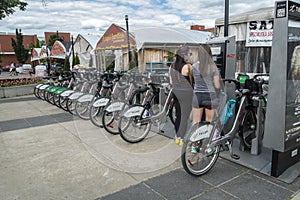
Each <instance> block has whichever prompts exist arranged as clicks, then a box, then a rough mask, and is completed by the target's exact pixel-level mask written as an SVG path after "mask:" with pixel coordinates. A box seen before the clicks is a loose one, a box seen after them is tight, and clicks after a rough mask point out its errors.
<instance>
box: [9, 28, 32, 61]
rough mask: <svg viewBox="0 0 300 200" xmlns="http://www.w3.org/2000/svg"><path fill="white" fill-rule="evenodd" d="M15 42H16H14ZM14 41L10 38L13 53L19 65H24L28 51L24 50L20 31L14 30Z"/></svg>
mask: <svg viewBox="0 0 300 200" xmlns="http://www.w3.org/2000/svg"><path fill="white" fill-rule="evenodd" d="M16 40H17V41H16ZM16 40H14V39H13V38H11V45H12V47H13V49H14V51H15V55H16V57H17V60H18V62H19V63H21V64H24V63H25V62H26V60H27V59H28V52H29V50H28V49H25V47H24V45H23V35H22V33H21V29H19V31H18V29H16Z"/></svg>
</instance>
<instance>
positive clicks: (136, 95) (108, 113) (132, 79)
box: [102, 75, 150, 135]
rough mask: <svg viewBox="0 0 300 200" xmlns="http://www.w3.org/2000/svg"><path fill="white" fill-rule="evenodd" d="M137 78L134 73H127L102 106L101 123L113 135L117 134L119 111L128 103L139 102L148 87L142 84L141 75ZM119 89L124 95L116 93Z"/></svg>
mask: <svg viewBox="0 0 300 200" xmlns="http://www.w3.org/2000/svg"><path fill="white" fill-rule="evenodd" d="M139 78H141V79H139ZM139 78H138V77H137V76H136V75H133V76H132V75H129V77H128V78H127V80H125V83H124V85H123V86H122V85H118V86H117V87H116V88H115V89H114V90H113V94H112V99H111V100H110V102H109V103H108V104H107V105H106V106H105V107H104V111H103V114H102V125H103V128H104V129H105V130H106V131H107V132H109V133H111V134H113V135H117V134H119V129H118V121H119V115H120V113H121V111H122V110H124V109H125V108H127V107H128V106H129V105H133V104H135V105H137V104H140V101H141V99H143V94H144V93H145V92H146V91H147V90H149V89H150V88H149V87H147V86H142V85H143V84H142V83H143V80H142V76H140V77H139ZM128 83H129V84H128ZM126 90H127V91H126ZM120 91H123V92H124V94H126V95H124V96H123V97H122V96H121V97H120V96H119V95H118V93H119V92H120Z"/></svg>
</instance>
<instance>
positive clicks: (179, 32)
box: [132, 27, 211, 51]
mask: <svg viewBox="0 0 300 200" xmlns="http://www.w3.org/2000/svg"><path fill="white" fill-rule="evenodd" d="M132 32H133V34H134V37H135V41H136V48H137V51H138V50H139V49H141V48H142V47H144V46H147V45H148V46H149V45H154V46H155V45H157V46H163V45H164V44H166V45H170V44H178V45H180V44H201V43H206V42H207V41H208V40H209V39H210V37H211V33H209V32H204V31H195V30H189V29H175V28H167V27H148V28H141V29H135V30H133V31H132Z"/></svg>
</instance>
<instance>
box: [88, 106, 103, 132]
mask: <svg viewBox="0 0 300 200" xmlns="http://www.w3.org/2000/svg"><path fill="white" fill-rule="evenodd" d="M103 110H104V107H103V106H102V107H94V106H91V108H90V110H89V116H90V120H91V122H92V123H93V124H94V125H95V126H97V127H100V128H103V124H102V115H103Z"/></svg>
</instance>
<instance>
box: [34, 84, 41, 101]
mask: <svg viewBox="0 0 300 200" xmlns="http://www.w3.org/2000/svg"><path fill="white" fill-rule="evenodd" d="M38 91H39V89H38V88H37V87H34V90H33V93H34V96H35V97H36V98H38V99H41V97H40V96H39V93H38Z"/></svg>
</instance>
